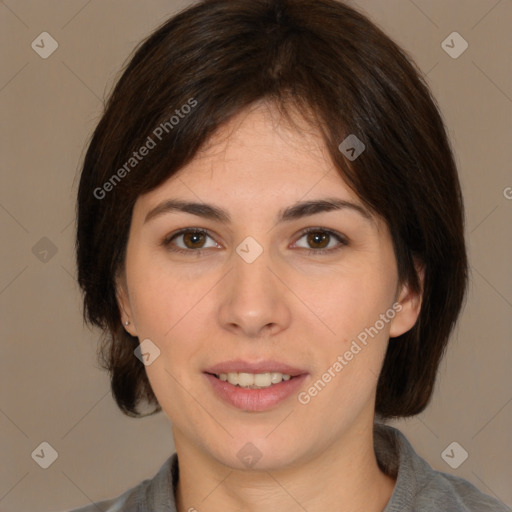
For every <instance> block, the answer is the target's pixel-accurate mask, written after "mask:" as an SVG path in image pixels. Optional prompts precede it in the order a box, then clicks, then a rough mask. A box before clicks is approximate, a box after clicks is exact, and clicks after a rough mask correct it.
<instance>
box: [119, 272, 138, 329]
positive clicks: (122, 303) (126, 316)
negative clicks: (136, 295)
mask: <svg viewBox="0 0 512 512" xmlns="http://www.w3.org/2000/svg"><path fill="white" fill-rule="evenodd" d="M115 283H116V298H117V305H118V307H119V311H121V322H122V323H123V327H124V328H125V330H126V331H127V332H128V333H130V334H131V335H132V336H137V330H136V328H135V325H134V323H133V315H132V308H131V305H130V297H129V295H128V286H127V283H126V276H125V273H124V272H121V273H120V274H119V275H118V276H117V277H116V279H115ZM126 321H128V322H130V323H129V324H128V325H126Z"/></svg>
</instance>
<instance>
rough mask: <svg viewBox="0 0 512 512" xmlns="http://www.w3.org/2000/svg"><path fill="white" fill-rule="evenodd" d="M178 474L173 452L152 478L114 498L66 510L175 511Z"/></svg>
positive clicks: (115, 511)
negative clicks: (175, 490)
mask: <svg viewBox="0 0 512 512" xmlns="http://www.w3.org/2000/svg"><path fill="white" fill-rule="evenodd" d="M178 475H179V473H178V458H177V454H176V453H173V454H172V455H171V456H170V457H169V458H168V459H167V460H166V461H165V462H164V463H163V464H162V466H161V467H160V469H159V470H158V472H157V473H156V474H155V476H153V478H150V479H146V480H143V481H142V482H140V483H139V484H138V485H136V486H134V487H131V488H130V489H128V490H126V491H125V492H124V493H123V494H121V495H119V496H117V497H115V498H111V499H108V500H104V501H98V502H94V503H91V504H90V505H85V506H83V507H80V508H75V509H73V510H70V511H68V512H98V510H102V511H103V512H176V507H175V501H174V489H175V486H176V482H177V480H178ZM169 507H170V508H169Z"/></svg>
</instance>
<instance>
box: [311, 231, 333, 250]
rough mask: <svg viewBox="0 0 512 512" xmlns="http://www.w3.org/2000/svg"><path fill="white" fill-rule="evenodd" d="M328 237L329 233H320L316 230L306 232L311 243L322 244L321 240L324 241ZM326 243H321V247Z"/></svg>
mask: <svg viewBox="0 0 512 512" xmlns="http://www.w3.org/2000/svg"><path fill="white" fill-rule="evenodd" d="M328 238H329V235H327V234H326V233H320V232H318V231H316V232H312V233H309V234H308V243H311V242H312V243H313V244H322V242H325V241H326V240H327V239H328ZM326 245H328V244H323V245H321V248H323V247H325V246H326Z"/></svg>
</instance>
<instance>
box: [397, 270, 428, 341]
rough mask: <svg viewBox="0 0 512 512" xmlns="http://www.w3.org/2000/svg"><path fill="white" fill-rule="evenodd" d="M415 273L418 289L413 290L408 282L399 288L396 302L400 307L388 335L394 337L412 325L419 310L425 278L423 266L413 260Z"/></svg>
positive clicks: (416, 318)
mask: <svg viewBox="0 0 512 512" xmlns="http://www.w3.org/2000/svg"><path fill="white" fill-rule="evenodd" d="M415 267H416V273H417V274H418V279H419V281H420V288H421V289H420V291H419V292H415V291H413V290H412V289H411V288H410V285H409V283H405V284H404V285H403V286H402V289H401V290H400V293H399V295H398V298H397V302H398V303H399V304H400V309H398V308H397V314H396V315H395V317H394V318H393V320H392V321H391V324H390V328H389V337H390V338H396V337H397V336H400V335H402V334H404V333H406V332H407V331H409V330H410V329H412V328H413V327H414V324H415V323H416V321H417V320H418V317H419V315H420V311H421V304H422V300H423V289H424V279H425V269H424V266H423V265H421V264H419V263H418V262H416V261H415Z"/></svg>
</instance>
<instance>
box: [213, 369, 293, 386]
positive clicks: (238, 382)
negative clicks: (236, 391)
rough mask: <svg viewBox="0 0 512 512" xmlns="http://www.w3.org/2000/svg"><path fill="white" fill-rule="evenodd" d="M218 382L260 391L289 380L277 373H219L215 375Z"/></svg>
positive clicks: (288, 377) (287, 376)
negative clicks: (226, 382) (221, 381)
mask: <svg viewBox="0 0 512 512" xmlns="http://www.w3.org/2000/svg"><path fill="white" fill-rule="evenodd" d="M217 377H218V378H219V379H220V380H223V381H228V382H229V383H230V384H233V386H240V387H242V388H251V389H261V388H268V387H269V386H271V385H272V384H279V383H280V382H281V381H283V380H290V378H291V377H290V375H287V374H285V373H279V372H266V373H244V372H239V373H236V372H235V373H233V372H230V373H220V374H219V375H217Z"/></svg>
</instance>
